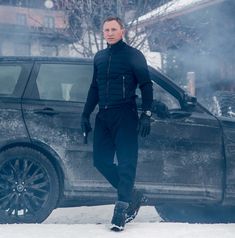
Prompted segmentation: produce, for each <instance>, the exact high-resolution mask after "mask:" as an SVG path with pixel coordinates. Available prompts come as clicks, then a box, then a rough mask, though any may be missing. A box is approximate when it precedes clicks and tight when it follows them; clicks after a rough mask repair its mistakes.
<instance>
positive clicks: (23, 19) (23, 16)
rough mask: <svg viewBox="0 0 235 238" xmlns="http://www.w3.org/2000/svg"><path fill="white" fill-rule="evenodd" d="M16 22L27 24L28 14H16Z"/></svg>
mask: <svg viewBox="0 0 235 238" xmlns="http://www.w3.org/2000/svg"><path fill="white" fill-rule="evenodd" d="M16 23H17V24H18V25H22V26H25V25H26V24H27V17H26V14H21V13H17V15H16Z"/></svg>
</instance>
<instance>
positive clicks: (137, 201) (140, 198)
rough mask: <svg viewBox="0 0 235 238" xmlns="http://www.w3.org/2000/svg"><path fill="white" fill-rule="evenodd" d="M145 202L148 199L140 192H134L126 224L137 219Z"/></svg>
mask: <svg viewBox="0 0 235 238" xmlns="http://www.w3.org/2000/svg"><path fill="white" fill-rule="evenodd" d="M145 201H146V197H145V196H144V195H143V194H142V193H141V192H140V191H137V190H133V194H132V199H131V202H130V203H129V207H128V209H127V217H126V223H128V222H130V221H132V220H133V219H135V217H136V216H137V214H138V211H139V209H140V206H141V204H142V203H143V202H145Z"/></svg>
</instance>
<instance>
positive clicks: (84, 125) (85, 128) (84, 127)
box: [81, 114, 92, 144]
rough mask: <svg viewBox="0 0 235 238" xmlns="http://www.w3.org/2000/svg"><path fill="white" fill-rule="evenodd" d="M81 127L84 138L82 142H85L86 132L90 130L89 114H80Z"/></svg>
mask: <svg viewBox="0 0 235 238" xmlns="http://www.w3.org/2000/svg"><path fill="white" fill-rule="evenodd" d="M81 128H82V134H83V138H84V144H87V136H88V133H89V132H90V131H91V130H92V128H91V123H90V118H89V116H86V115H84V114H82V118H81Z"/></svg>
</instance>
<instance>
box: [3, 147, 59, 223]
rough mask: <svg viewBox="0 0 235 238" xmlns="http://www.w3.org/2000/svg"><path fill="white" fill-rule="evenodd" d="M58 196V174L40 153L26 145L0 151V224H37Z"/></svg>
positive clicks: (44, 216) (46, 214) (52, 206)
mask: <svg viewBox="0 0 235 238" xmlns="http://www.w3.org/2000/svg"><path fill="white" fill-rule="evenodd" d="M58 198H59V180H58V176H57V173H56V170H55V168H54V167H53V165H52V164H51V162H50V161H49V160H48V158H47V157H46V156H45V155H44V154H42V153H41V152H39V151H36V150H33V149H31V148H28V147H14V148H11V149H8V150H5V151H3V152H1V153H0V223H2V224H3V223H41V222H43V221H44V220H45V219H46V218H47V217H48V216H49V215H50V213H51V212H52V211H53V209H54V208H55V207H56V204H57V201H58Z"/></svg>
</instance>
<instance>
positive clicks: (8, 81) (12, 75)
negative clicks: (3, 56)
mask: <svg viewBox="0 0 235 238" xmlns="http://www.w3.org/2000/svg"><path fill="white" fill-rule="evenodd" d="M21 70H22V68H21V66H16V65H0V85H1V87H0V94H1V96H13V92H14V89H15V86H16V84H17V81H18V79H19V76H20V73H21Z"/></svg>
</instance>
